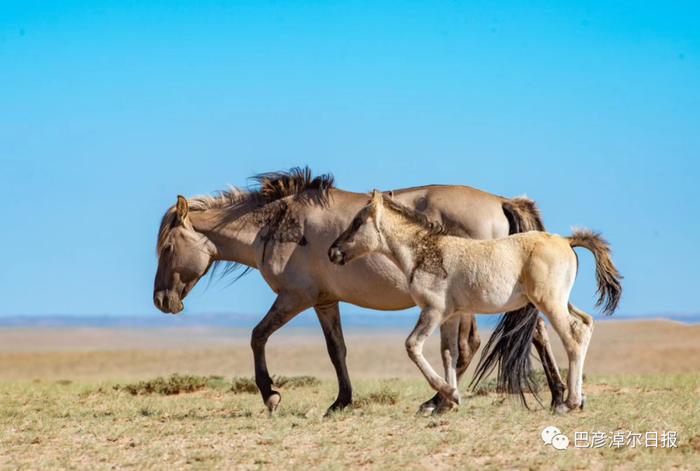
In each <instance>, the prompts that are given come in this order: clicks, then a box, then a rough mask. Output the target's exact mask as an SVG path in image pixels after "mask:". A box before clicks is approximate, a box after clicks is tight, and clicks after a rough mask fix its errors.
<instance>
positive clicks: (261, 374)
mask: <svg viewBox="0 0 700 471" xmlns="http://www.w3.org/2000/svg"><path fill="white" fill-rule="evenodd" d="M310 307H311V303H309V302H307V301H305V299H304V297H303V296H300V295H298V294H295V293H285V292H282V293H280V294H279V295H278V296H277V299H276V300H275V302H274V303H273V304H272V307H271V308H270V310H269V311H268V312H267V315H265V317H264V318H263V320H261V321H260V323H259V324H258V325H256V326H255V328H254V329H253V334H252V336H251V339H250V346H251V348H252V349H253V358H254V360H255V384H256V385H257V386H258V389H259V390H260V394H262V398H263V401H264V402H265V405H266V406H267V409H268V411H270V413H272V412H274V410H275V409H276V408H277V406H278V405H279V402H280V400H281V396H280V393H278V392H277V391H273V389H272V378H270V374H269V373H268V371H267V361H266V360H265V345H266V344H267V339H268V338H270V336H271V335H272V334H273V333H274V332H275V331H276V330H277V329H279V328H280V327H282V326H283V325H284V324H286V323H287V322H289V320H290V319H292V318H293V317H294V316H296V315H297V314H299V313H300V312H301V311H303V310H304V309H308V308H310Z"/></svg>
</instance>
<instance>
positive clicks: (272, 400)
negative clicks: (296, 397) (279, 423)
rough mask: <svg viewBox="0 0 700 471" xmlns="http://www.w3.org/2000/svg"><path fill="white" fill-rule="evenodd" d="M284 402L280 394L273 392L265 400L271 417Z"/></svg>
mask: <svg viewBox="0 0 700 471" xmlns="http://www.w3.org/2000/svg"><path fill="white" fill-rule="evenodd" d="M281 400H282V396H280V393H278V392H275V391H272V394H271V395H270V396H269V397H268V398H267V399H265V406H267V411H268V412H269V414H270V415H272V414H273V413H274V412H275V410H277V407H278V406H279V405H280V401H281Z"/></svg>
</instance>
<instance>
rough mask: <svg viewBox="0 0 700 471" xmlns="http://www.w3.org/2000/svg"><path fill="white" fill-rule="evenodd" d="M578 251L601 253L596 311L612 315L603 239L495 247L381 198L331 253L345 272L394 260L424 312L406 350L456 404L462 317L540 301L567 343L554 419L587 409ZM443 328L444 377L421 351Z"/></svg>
mask: <svg viewBox="0 0 700 471" xmlns="http://www.w3.org/2000/svg"><path fill="white" fill-rule="evenodd" d="M573 247H584V248H586V249H588V250H590V251H591V252H592V253H593V255H594V256H595V261H596V279H597V283H598V292H599V293H600V297H599V300H598V305H600V304H603V303H604V304H605V305H604V312H605V313H607V314H612V312H613V311H614V310H615V309H616V308H617V305H618V302H619V300H620V295H621V293H622V288H621V285H620V280H621V278H622V277H621V275H620V274H619V272H618V271H617V269H616V268H615V266H614V265H613V262H612V260H611V258H610V248H609V246H608V244H607V242H606V241H605V240H604V239H602V238H601V237H600V235H598V234H595V233H593V232H591V231H588V230H577V231H574V233H573V235H572V236H571V237H561V236H557V235H552V234H548V233H546V232H526V233H520V234H514V235H512V236H509V237H506V238H503V239H495V240H473V239H465V238H460V237H452V236H448V235H445V234H444V230H443V229H442V227H440V226H439V225H437V224H435V223H431V222H430V221H428V220H427V218H426V217H425V216H423V215H422V214H420V213H417V212H415V211H413V210H411V209H409V208H406V207H405V206H402V205H400V204H399V203H397V202H395V201H394V200H392V199H391V198H389V197H388V196H386V195H383V194H382V193H380V192H378V191H376V190H375V191H374V192H373V193H372V198H371V200H370V202H369V204H368V205H367V206H365V207H364V208H363V209H362V210H360V212H359V213H358V214H357V215H356V216H355V218H354V220H353V221H352V223H351V225H350V227H348V228H347V229H346V230H345V231H344V232H343V233H342V234H341V235H340V236H339V237H338V239H336V241H335V242H334V243H333V245H331V247H330V249H329V250H328V256H329V258H330V259H331V261H332V262H333V263H336V264H339V265H343V264H345V263H347V262H350V261H351V260H353V259H356V258H358V257H362V256H364V255H367V254H368V253H370V252H380V253H382V254H384V255H386V256H387V257H389V258H390V259H391V260H392V261H393V262H394V263H395V264H396V265H397V266H398V267H399V268H400V269H401V271H402V272H403V273H404V274H405V276H406V279H407V281H408V284H409V291H410V294H411V297H412V298H413V300H414V302H415V303H416V304H417V305H418V306H420V308H421V314H420V318H419V320H418V323H417V324H416V327H415V328H414V329H413V332H412V333H411V335H410V336H409V337H408V339H406V349H407V351H408V355H409V357H410V358H411V360H412V361H413V362H414V363H415V364H416V365H417V366H418V368H419V369H420V370H421V372H422V373H423V375H424V376H425V378H426V379H427V380H428V383H430V385H431V386H432V387H433V389H435V390H436V391H438V392H439V393H440V394H441V395H442V396H443V398H444V400H445V401H447V403H448V404H450V403H451V404H450V406H454V405H456V404H459V402H460V396H459V391H458V390H457V375H456V373H455V371H456V361H457V356H458V349H457V331H456V329H455V327H454V324H456V323H455V322H454V320H455V318H457V316H454V314H455V313H456V312H466V313H484V314H496V313H499V312H503V311H512V310H515V309H518V308H520V307H523V306H525V305H527V304H528V303H532V304H534V305H535V306H536V307H537V308H538V309H539V310H540V311H542V312H543V313H544V314H545V315H546V316H547V318H548V319H549V321H550V322H551V324H552V326H553V327H554V329H555V330H556V332H557V334H558V335H559V337H560V338H561V339H562V342H563V343H564V347H565V349H566V353H567V356H568V359H569V376H568V390H569V393H568V397H567V399H566V403H565V404H561V405H560V406H559V407H557V412H560V413H562V412H568V411H569V410H572V409H575V408H578V407H582V406H583V401H584V396H583V391H582V375H583V363H584V360H585V357H586V350H587V348H588V343H589V341H590V338H591V333H592V331H593V318H592V317H591V316H590V315H588V314H586V313H585V312H582V311H580V310H579V309H577V308H575V307H574V306H573V305H571V304H570V303H569V295H570V293H571V288H572V286H573V283H574V279H575V277H576V271H577V265H578V260H577V258H576V254H575V253H574V251H573V250H572V248H573ZM440 325H441V326H442V328H441V335H442V337H443V345H445V347H446V348H445V347H443V349H444V350H443V352H442V353H443V363H444V366H445V379H442V378H441V377H440V376H439V375H438V374H437V373H436V372H435V370H434V369H433V368H432V367H431V366H430V364H429V363H428V361H427V360H426V359H425V357H424V356H423V344H424V342H425V340H426V339H427V338H428V336H429V335H430V334H431V333H432V332H433V330H435V328H436V327H437V326H440Z"/></svg>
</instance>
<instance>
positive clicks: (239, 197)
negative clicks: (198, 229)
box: [156, 167, 335, 271]
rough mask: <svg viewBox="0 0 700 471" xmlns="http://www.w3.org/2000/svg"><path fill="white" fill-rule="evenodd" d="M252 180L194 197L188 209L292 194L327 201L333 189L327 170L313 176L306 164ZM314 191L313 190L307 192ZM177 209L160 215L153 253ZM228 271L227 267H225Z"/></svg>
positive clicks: (299, 198)
mask: <svg viewBox="0 0 700 471" xmlns="http://www.w3.org/2000/svg"><path fill="white" fill-rule="evenodd" d="M250 179H251V180H252V181H253V182H254V183H253V185H252V186H251V187H249V188H248V189H247V190H242V189H240V188H237V187H234V186H232V187H230V188H229V189H228V190H222V191H219V192H217V193H215V194H213V195H203V196H195V197H193V198H189V199H188V200H187V203H188V206H189V210H190V211H206V210H208V209H224V208H231V207H236V206H239V205H242V204H244V203H246V202H251V201H252V202H253V203H254V204H255V205H256V206H264V205H266V204H268V203H272V202H274V201H277V200H280V199H282V198H286V197H288V196H293V197H295V199H296V200H297V201H299V202H305V203H308V202H314V203H319V204H326V203H327V202H328V196H329V192H330V190H331V189H333V188H335V179H334V178H333V175H332V174H330V173H325V174H322V175H318V176H315V177H314V176H313V173H312V172H311V169H310V168H309V167H294V168H291V169H290V170H289V171H287V172H284V171H280V172H268V173H260V174H258V175H254V176H252V177H251V178H250ZM310 190H315V191H310ZM176 219H177V211H176V208H175V206H172V207H171V208H170V209H168V211H166V213H165V214H164V215H163V219H162V220H161V223H160V230H159V231H158V243H157V244H156V252H157V253H158V255H159V256H160V254H161V252H162V250H163V248H164V245H165V241H166V240H167V239H168V235H169V234H170V231H171V230H172V229H173V227H175V221H176ZM227 271H228V270H227Z"/></svg>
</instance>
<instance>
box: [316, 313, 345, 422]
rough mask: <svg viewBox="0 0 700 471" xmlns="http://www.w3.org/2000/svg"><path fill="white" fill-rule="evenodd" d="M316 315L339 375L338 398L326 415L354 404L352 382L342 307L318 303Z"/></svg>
mask: <svg viewBox="0 0 700 471" xmlns="http://www.w3.org/2000/svg"><path fill="white" fill-rule="evenodd" d="M314 309H315V310H316V315H317V316H318V320H319V322H320V323H321V328H322V329H323V335H324V336H325V337H326V348H327V349H328V355H330V357H331V362H332V363H333V367H334V368H335V374H336V376H337V377H338V398H337V399H336V400H335V402H334V403H333V404H331V406H330V407H329V408H328V411H326V415H328V414H330V413H331V412H333V411H336V410H341V409H344V408H346V407H347V406H349V405H350V404H352V384H351V383H350V376H349V375H348V368H347V365H346V363H345V357H346V354H347V350H346V348H345V339H344V338H343V328H342V326H341V323H340V309H339V307H338V303H337V302H333V303H330V304H323V305H316V306H315V307H314Z"/></svg>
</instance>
